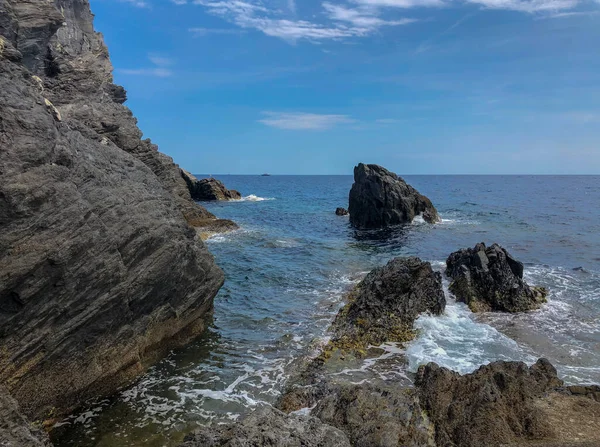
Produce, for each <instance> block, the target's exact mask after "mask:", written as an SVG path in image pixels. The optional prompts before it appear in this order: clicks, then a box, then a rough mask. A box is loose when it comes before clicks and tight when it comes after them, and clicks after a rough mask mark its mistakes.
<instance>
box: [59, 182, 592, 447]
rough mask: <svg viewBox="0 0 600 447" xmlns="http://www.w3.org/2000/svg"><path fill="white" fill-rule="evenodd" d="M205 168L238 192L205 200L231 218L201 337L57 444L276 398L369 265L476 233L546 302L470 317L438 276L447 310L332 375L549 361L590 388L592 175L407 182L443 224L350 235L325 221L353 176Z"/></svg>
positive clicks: (167, 425)
mask: <svg viewBox="0 0 600 447" xmlns="http://www.w3.org/2000/svg"><path fill="white" fill-rule="evenodd" d="M198 177H205V176H202V175H199V176H198ZM215 177H216V178H218V179H219V180H222V181H223V182H224V183H225V185H226V186H227V187H228V188H230V189H236V190H238V191H240V192H241V193H242V195H243V199H242V200H239V201H231V202H216V203H205V204H204V205H205V206H206V207H207V208H208V209H209V210H210V211H211V212H212V213H214V214H215V215H217V216H218V217H221V218H227V219H232V220H234V221H235V222H237V223H238V224H239V226H240V229H239V230H237V231H235V232H232V233H227V234H220V235H215V236H213V237H211V238H210V239H209V240H208V241H206V244H207V245H208V247H209V248H210V251H211V252H212V253H213V254H214V256H215V259H216V262H217V263H218V265H219V266H220V267H221V268H222V269H223V270H224V272H225V275H226V281H225V285H224V286H223V288H222V289H221V291H220V292H219V294H218V295H217V297H216V298H215V309H214V315H213V316H212V317H211V318H209V319H208V326H209V328H208V330H207V331H206V332H205V333H204V334H203V335H202V336H200V337H199V338H198V339H197V340H196V341H194V342H193V343H191V344H190V345H189V346H187V347H186V348H183V349H180V350H177V351H174V352H172V353H171V354H170V355H169V356H168V357H167V358H165V359H164V360H163V361H161V362H160V363H158V364H157V365H156V366H154V367H152V368H151V369H150V370H149V371H148V372H147V373H146V374H145V375H143V376H142V377H141V378H140V379H139V380H137V381H136V382H135V383H133V384H131V385H130V386H128V387H126V388H124V389H122V390H121V391H120V392H118V393H117V394H116V395H115V396H113V397H112V398H110V399H105V400H101V401H96V402H89V403H88V405H86V407H85V408H84V409H83V410H82V411H80V412H78V413H76V414H73V415H71V416H69V417H68V418H66V419H65V420H64V421H62V422H61V423H59V424H58V425H59V426H58V427H57V428H56V429H55V430H54V434H53V438H54V439H53V440H54V442H55V443H56V445H58V446H111V447H114V446H176V445H178V443H180V442H181V441H182V439H183V436H184V435H185V434H186V433H188V432H190V431H193V430H194V428H196V427H198V426H203V425H206V424H211V423H213V424H219V423H224V422H229V421H235V420H238V419H239V418H240V417H242V416H243V415H244V414H247V413H248V412H250V411H252V410H253V409H256V408H258V407H260V406H263V405H271V404H273V403H274V402H275V401H276V400H277V398H278V397H279V396H280V394H281V392H282V390H283V389H284V387H285V386H286V382H287V381H288V380H289V379H290V377H293V376H294V374H296V373H298V372H299V371H300V370H301V369H302V367H303V365H305V364H306V363H307V362H308V361H309V360H310V358H311V357H313V356H315V355H316V354H317V353H318V352H319V349H320V347H322V346H323V345H324V344H325V343H326V342H327V340H328V336H329V335H328V332H327V329H328V327H329V325H330V323H331V321H332V320H333V318H334V316H335V315H336V313H337V311H338V310H339V309H340V307H341V306H342V305H343V304H344V297H345V295H346V294H347V292H348V291H349V290H350V289H351V288H352V287H353V285H355V284H356V283H357V282H359V281H360V280H361V278H363V277H364V275H365V274H366V273H367V272H369V271H370V270H371V269H373V268H375V267H377V266H381V265H383V264H385V263H386V262H387V261H389V260H390V259H392V258H394V257H396V256H408V255H411V256H418V257H420V258H421V259H423V260H426V261H429V262H431V264H432V265H433V267H434V269H435V270H438V271H440V272H442V273H443V271H444V266H445V260H446V259H447V257H448V255H449V254H450V253H451V252H453V251H456V250H458V249H460V248H465V247H473V246H474V245H475V244H476V243H478V242H485V243H486V244H492V243H494V242H497V243H499V244H500V245H502V246H503V247H505V248H506V249H507V250H509V251H510V253H512V254H513V256H514V257H516V258H517V259H519V260H520V261H522V262H523V263H524V264H525V279H526V281H527V282H528V283H529V284H531V285H536V286H544V287H546V288H547V289H548V290H549V296H548V303H547V304H546V305H544V306H543V307H542V308H541V309H539V310H536V311H532V312H527V313H521V314H503V313H483V314H473V313H471V312H470V311H469V309H468V308H467V307H466V306H465V305H464V304H461V303H457V302H455V300H454V299H453V297H452V296H451V294H450V293H449V292H448V291H447V286H448V281H447V280H445V281H444V287H445V288H446V293H447V301H448V304H447V307H446V310H445V312H444V314H443V315H440V316H427V315H424V316H421V317H420V318H419V319H418V320H417V322H416V327H417V329H418V335H417V337H416V339H415V340H414V341H412V342H410V343H408V344H407V345H405V346H399V345H395V344H386V345H384V346H382V347H380V348H379V349H375V350H374V351H373V352H374V354H373V355H371V356H370V357H368V358H366V359H364V361H362V363H360V362H359V363H358V364H355V365H353V366H352V367H350V368H346V369H344V370H341V371H338V372H336V373H335V374H337V375H338V376H339V378H340V379H341V380H345V381H348V382H355V383H358V382H361V381H365V380H367V381H372V380H384V381H385V380H401V381H404V382H406V383H410V381H411V380H412V378H413V377H414V373H415V371H416V370H417V368H418V367H419V365H422V364H425V363H428V362H436V363H438V364H440V365H442V366H445V367H448V368H451V369H453V370H455V371H458V372H460V373H469V372H472V371H474V370H475V369H477V368H478V367H479V366H480V365H482V364H485V363H489V362H492V361H494V360H518V361H523V362H526V363H528V364H531V363H533V362H534V361H535V360H536V359H537V358H539V357H545V358H548V359H549V360H550V361H551V362H552V363H553V364H554V365H555V366H556V368H557V369H558V373H559V375H560V377H561V378H562V379H563V380H564V381H565V382H567V383H570V384H583V383H600V176H406V177H404V178H405V180H406V181H407V182H409V183H410V184H411V185H413V186H414V187H415V188H417V189H418V190H419V191H420V192H421V193H423V194H425V195H427V196H428V197H429V198H430V199H431V200H432V201H433V203H434V204H435V206H436V207H437V209H438V211H439V213H440V215H441V218H442V222H441V223H439V224H435V225H431V224H428V223H425V222H424V221H423V220H422V219H419V218H417V219H415V221H414V222H413V223H412V224H410V225H405V226H398V227H394V228H389V229H386V230H380V231H356V230H355V229H353V228H352V227H351V226H350V225H349V221H348V217H347V216H345V217H340V216H336V215H335V213H334V211H335V209H336V208H337V207H347V205H348V192H349V190H350V187H351V185H352V182H353V179H352V177H351V176H276V175H273V176H237V175H223V176H215ZM173 268H174V269H176V268H177V266H173Z"/></svg>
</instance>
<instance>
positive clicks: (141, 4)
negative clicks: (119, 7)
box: [120, 0, 150, 8]
mask: <svg viewBox="0 0 600 447" xmlns="http://www.w3.org/2000/svg"><path fill="white" fill-rule="evenodd" d="M120 1H121V2H123V3H129V4H130V5H133V6H135V7H137V8H149V7H150V4H149V3H148V2H146V1H144V0H120Z"/></svg>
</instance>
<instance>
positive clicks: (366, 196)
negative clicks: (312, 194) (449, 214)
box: [348, 163, 440, 229]
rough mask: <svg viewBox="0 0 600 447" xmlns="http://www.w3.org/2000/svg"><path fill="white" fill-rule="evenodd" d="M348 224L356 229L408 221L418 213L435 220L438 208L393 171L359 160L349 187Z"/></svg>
mask: <svg viewBox="0 0 600 447" xmlns="http://www.w3.org/2000/svg"><path fill="white" fill-rule="evenodd" d="M348 211H349V212H350V223H352V225H353V226H355V227H356V228H358V229H375V228H384V227H387V226H389V225H397V224H404V223H410V222H412V221H413V219H414V218H415V217H416V216H417V215H422V216H423V219H424V220H425V221H427V222H430V223H435V222H438V221H439V220H440V219H439V216H438V213H437V210H436V209H435V207H434V206H433V204H432V203H431V200H429V199H428V198H427V197H425V196H424V195H422V194H420V193H419V192H418V191H417V190H416V189H414V188H413V187H412V186H410V185H409V184H407V183H406V182H405V181H404V180H403V179H402V178H400V177H398V176H397V175H396V174H394V173H393V172H390V171H388V170H387V169H385V168H383V167H381V166H378V165H365V164H363V163H359V164H358V166H356V167H355V168H354V184H353V185H352V189H350V206H349V207H348Z"/></svg>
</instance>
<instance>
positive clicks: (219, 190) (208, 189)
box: [181, 169, 242, 201]
mask: <svg viewBox="0 0 600 447" xmlns="http://www.w3.org/2000/svg"><path fill="white" fill-rule="evenodd" d="M181 176H182V177H183V179H184V180H185V183H186V184H187V186H188V189H189V190H190V195H191V196H192V199H194V200H201V201H215V200H240V199H241V198H242V195H241V194H240V193H239V192H238V191H236V190H235V189H227V188H226V187H225V185H224V184H223V182H221V181H219V180H217V179H216V178H203V179H201V180H198V179H197V178H196V177H195V176H193V175H192V174H190V173H189V172H187V171H186V170H184V169H181Z"/></svg>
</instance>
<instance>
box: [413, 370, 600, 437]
mask: <svg viewBox="0 0 600 447" xmlns="http://www.w3.org/2000/svg"><path fill="white" fill-rule="evenodd" d="M561 385H562V381H561V380H560V379H559V378H558V377H557V375H556V369H555V368H554V367H553V366H552V365H551V364H550V363H549V362H548V361H547V360H545V359H540V360H538V361H537V362H536V363H535V364H534V365H533V366H531V367H527V365H526V364H524V363H522V362H493V363H490V364H489V365H485V366H482V367H480V368H479V369H478V370H477V371H475V372H473V373H472V374H465V375H463V376H461V375H460V374H458V373H456V372H454V371H451V370H449V369H446V368H442V367H439V366H438V365H436V364H435V363H430V364H428V365H426V366H421V367H420V368H419V371H418V373H417V380H416V386H417V388H418V390H419V398H420V402H421V406H422V407H423V408H424V410H426V411H427V414H428V416H429V418H430V419H431V421H432V422H433V424H434V425H435V439H436V442H437V445H438V446H446V445H457V446H458V445H460V446H464V447H479V446H483V445H485V446H500V445H503V446H504V445H507V446H517V445H519V446H522V445H544V446H549V445H556V446H558V445H561V446H569V445H582V446H584V445H586V446H587V445H589V446H591V445H600V444H598V442H599V441H600V431H599V430H598V428H600V403H598V402H595V401H593V400H591V399H584V398H578V397H575V396H570V395H568V394H565V393H560V392H556V391H555V390H556V389H559V387H560V386H561ZM561 418H562V419H563V423H562V424H561V423H559V424H557V423H556V422H555V421H556V420H560V419H561ZM565 421H571V422H567V423H566V424H565V423H564V422H565ZM535 441H538V442H539V443H534V442H535ZM575 441H579V442H578V443H575ZM592 441H593V442H592ZM529 442H531V443H532V444H529ZM571 442H574V443H573V444H571Z"/></svg>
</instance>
